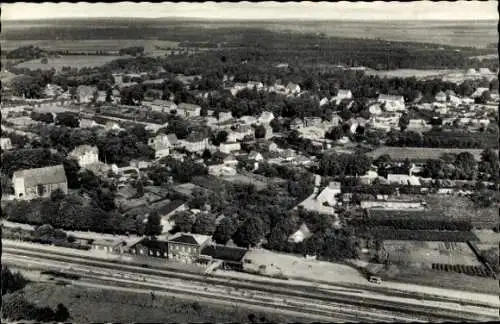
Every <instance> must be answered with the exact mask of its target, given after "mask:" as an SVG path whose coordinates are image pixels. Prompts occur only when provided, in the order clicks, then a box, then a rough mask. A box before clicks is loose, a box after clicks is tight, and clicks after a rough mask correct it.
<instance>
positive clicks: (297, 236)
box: [288, 223, 313, 243]
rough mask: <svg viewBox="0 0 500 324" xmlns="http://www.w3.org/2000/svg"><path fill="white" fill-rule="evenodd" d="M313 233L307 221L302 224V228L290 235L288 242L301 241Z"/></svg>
mask: <svg viewBox="0 0 500 324" xmlns="http://www.w3.org/2000/svg"><path fill="white" fill-rule="evenodd" d="M312 235H313V234H312V233H311V231H310V230H309V228H308V227H307V225H306V224H305V223H303V224H302V225H300V228H299V229H298V230H297V231H296V232H295V233H293V234H292V235H290V236H289V237H288V242H290V243H300V242H302V241H304V240H306V239H308V238H309V237H311V236H312Z"/></svg>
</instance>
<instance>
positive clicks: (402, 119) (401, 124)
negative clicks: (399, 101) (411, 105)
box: [398, 113, 410, 132]
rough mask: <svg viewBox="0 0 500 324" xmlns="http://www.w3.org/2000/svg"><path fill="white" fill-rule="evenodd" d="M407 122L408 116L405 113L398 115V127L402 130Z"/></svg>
mask: <svg viewBox="0 0 500 324" xmlns="http://www.w3.org/2000/svg"><path fill="white" fill-rule="evenodd" d="M409 124H410V116H409V115H408V114H406V113H403V114H402V115H401V117H399V122H398V126H399V129H400V130H401V131H402V132H403V131H405V130H406V129H407V128H408V125H409Z"/></svg>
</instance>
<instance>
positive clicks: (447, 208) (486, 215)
mask: <svg viewBox="0 0 500 324" xmlns="http://www.w3.org/2000/svg"><path fill="white" fill-rule="evenodd" d="M425 201H426V202H427V205H428V207H429V208H431V209H439V210H442V211H443V213H444V214H445V215H446V216H448V218H449V219H450V220H463V221H470V223H471V224H472V226H474V227H475V228H482V229H492V228H493V227H494V226H495V225H496V224H498V222H499V219H498V208H495V207H494V206H493V207H488V208H478V207H476V206H475V205H474V203H473V202H472V201H471V200H470V199H469V198H467V197H460V196H446V198H443V196H442V195H428V196H426V197H425Z"/></svg>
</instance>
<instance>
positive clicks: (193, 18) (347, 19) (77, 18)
mask: <svg viewBox="0 0 500 324" xmlns="http://www.w3.org/2000/svg"><path fill="white" fill-rule="evenodd" d="M91 19H114V20H128V19H142V20H160V19H172V20H201V21H213V20H217V21H287V20H293V21H378V22H381V21H402V22H404V21H433V22H486V21H491V22H493V21H497V22H498V19H493V18H479V19H477V18H471V19H414V18H412V19H401V18H399V19H391V20H387V18H384V19H382V18H371V19H356V18H333V19H328V18H304V17H301V18H293V17H288V18H272V19H271V18H230V17H228V18H220V17H212V18H204V17H176V16H164V17H139V16H129V17H106V16H99V17H69V16H68V17H57V18H31V19H15V18H14V19H8V18H7V19H6V17H3V19H2V21H4V22H5V21H12V22H24V21H27V22H28V21H51V20H91Z"/></svg>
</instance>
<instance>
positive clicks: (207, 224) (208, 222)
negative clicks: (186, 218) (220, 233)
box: [192, 213, 216, 235]
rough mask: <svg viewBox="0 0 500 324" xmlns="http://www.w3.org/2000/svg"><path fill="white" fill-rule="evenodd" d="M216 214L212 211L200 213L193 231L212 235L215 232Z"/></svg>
mask: <svg viewBox="0 0 500 324" xmlns="http://www.w3.org/2000/svg"><path fill="white" fill-rule="evenodd" d="M215 220H216V215H214V214H212V213H200V214H198V215H197V217H196V221H195V222H194V224H193V228H192V231H193V233H196V234H205V235H212V234H213V233H214V232H215V229H216V225H215Z"/></svg>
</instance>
